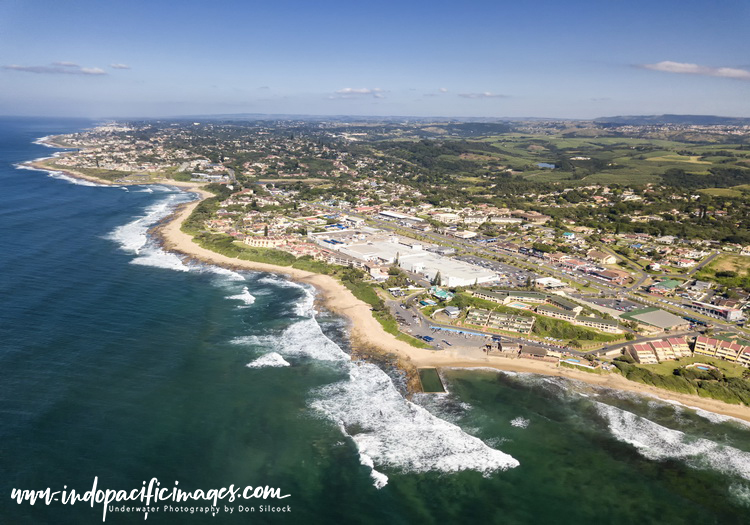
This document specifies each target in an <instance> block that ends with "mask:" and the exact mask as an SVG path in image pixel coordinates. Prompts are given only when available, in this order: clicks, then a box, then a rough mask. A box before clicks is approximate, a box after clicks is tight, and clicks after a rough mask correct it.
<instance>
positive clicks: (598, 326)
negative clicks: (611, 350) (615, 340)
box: [576, 317, 622, 334]
mask: <svg viewBox="0 0 750 525" xmlns="http://www.w3.org/2000/svg"><path fill="white" fill-rule="evenodd" d="M576 324H578V325H581V326H586V327H588V328H593V329H594V330H599V331H601V332H607V333H610V334H619V333H620V332H622V330H620V328H619V325H618V323H617V321H614V320H611V319H601V318H599V317H578V318H576Z"/></svg>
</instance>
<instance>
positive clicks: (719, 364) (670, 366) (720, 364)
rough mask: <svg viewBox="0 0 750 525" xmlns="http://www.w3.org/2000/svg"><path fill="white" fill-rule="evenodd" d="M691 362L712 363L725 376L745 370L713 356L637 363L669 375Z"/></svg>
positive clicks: (655, 371) (731, 375)
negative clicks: (654, 363) (655, 362)
mask: <svg viewBox="0 0 750 525" xmlns="http://www.w3.org/2000/svg"><path fill="white" fill-rule="evenodd" d="M692 363H706V364H709V365H713V366H715V367H716V368H718V369H719V370H721V372H722V373H723V374H724V375H725V376H726V377H742V372H744V371H745V370H747V369H746V368H745V367H743V366H741V365H738V364H735V363H730V362H729V361H724V360H721V359H716V358H713V357H706V356H697V357H683V358H681V359H680V360H678V361H664V362H663V363H659V364H658V365H638V366H640V367H641V368H645V369H646V370H650V371H651V372H654V373H655V374H661V375H665V376H671V375H673V372H674V370H675V369H677V368H680V367H681V366H685V365H689V364H692Z"/></svg>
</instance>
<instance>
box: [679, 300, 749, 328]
mask: <svg viewBox="0 0 750 525" xmlns="http://www.w3.org/2000/svg"><path fill="white" fill-rule="evenodd" d="M690 306H691V307H692V309H693V310H695V311H696V312H700V313H702V314H704V315H710V316H713V317H718V318H721V319H725V320H727V321H729V322H730V323H732V322H736V321H741V320H742V319H743V315H742V310H739V309H737V308H729V307H727V306H717V305H715V304H708V303H702V302H700V301H693V302H692V303H691V305H690Z"/></svg>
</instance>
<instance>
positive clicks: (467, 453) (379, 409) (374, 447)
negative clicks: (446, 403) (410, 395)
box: [312, 363, 519, 475]
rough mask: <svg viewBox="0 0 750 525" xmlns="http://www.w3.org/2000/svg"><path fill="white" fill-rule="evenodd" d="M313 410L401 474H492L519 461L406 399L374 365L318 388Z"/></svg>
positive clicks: (354, 369) (351, 367) (351, 370)
mask: <svg viewBox="0 0 750 525" xmlns="http://www.w3.org/2000/svg"><path fill="white" fill-rule="evenodd" d="M317 394H318V399H316V400H315V401H313V403H312V406H313V407H314V408H316V409H317V410H320V411H321V412H322V413H324V414H325V415H326V416H327V417H329V418H330V419H332V420H333V421H336V422H338V423H339V424H340V425H342V426H343V428H344V429H345V431H346V432H347V434H349V435H350V436H351V438H352V440H353V441H354V443H355V444H356V445H357V448H358V450H359V453H360V454H364V455H366V456H367V457H369V458H371V459H372V460H373V462H374V464H377V465H379V466H380V465H382V466H386V467H390V468H394V469H397V470H401V471H412V472H426V471H429V470H436V471H442V472H457V471H461V470H476V471H479V472H482V473H483V474H485V475H489V474H490V473H491V472H493V471H496V470H505V469H508V468H513V467H516V466H518V464H519V463H518V461H516V460H515V459H514V458H513V457H511V456H509V455H508V454H505V453H504V452H501V451H499V450H495V449H492V448H490V447H488V446H487V445H486V444H485V443H484V442H482V441H481V440H480V439H478V438H476V437H473V436H470V435H469V434H467V433H466V432H464V431H463V430H461V428H459V427H458V426H456V425H453V424H451V423H448V422H447V421H443V420H442V419H439V418H437V417H435V416H433V415H432V414H431V413H430V412H428V411H427V410H425V409H424V408H422V407H420V406H418V405H415V404H414V403H411V402H409V401H408V400H406V399H404V398H403V397H402V396H401V394H399V392H398V391H397V390H396V388H395V386H394V385H393V382H392V381H391V379H390V378H389V377H388V376H387V375H386V374H385V372H383V371H382V370H380V369H379V368H378V367H376V366H375V365H372V364H369V363H351V364H350V365H349V378H348V380H344V381H341V382H339V383H335V384H332V385H328V386H326V387H323V388H321V389H319V390H318V392H317Z"/></svg>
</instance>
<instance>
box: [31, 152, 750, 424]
mask: <svg viewBox="0 0 750 525" xmlns="http://www.w3.org/2000/svg"><path fill="white" fill-rule="evenodd" d="M48 143H50V144H52V143H51V142H49V141H48ZM28 164H29V165H31V166H33V167H35V168H38V169H43V170H48V171H49V170H50V169H51V168H49V167H46V166H44V164H43V161H34V162H31V163H28ZM55 171H63V172H64V173H66V174H68V175H70V176H72V177H78V178H81V179H85V180H88V181H91V182H96V183H99V184H112V183H111V182H109V181H106V180H102V179H98V178H96V177H91V176H86V175H83V174H81V173H78V172H76V171H74V170H55ZM152 184H153V183H152ZM162 184H165V185H169V186H176V187H179V188H181V189H183V190H185V191H189V192H193V193H197V194H198V195H200V199H198V200H195V201H192V202H190V203H187V204H183V205H182V206H180V207H178V208H177V209H176V210H175V212H174V213H173V214H172V215H171V216H170V217H168V218H167V219H166V220H165V221H164V222H163V223H162V224H160V225H159V226H157V227H156V228H154V230H153V233H154V234H155V235H156V236H157V237H158V238H159V239H160V241H161V243H162V246H163V247H164V249H166V250H170V251H173V252H176V253H180V254H182V255H184V256H186V257H188V258H190V259H195V260H199V261H201V262H205V263H208V264H215V265H219V266H224V267H228V268H233V269H243V270H255V271H262V272H271V273H277V274H282V275H286V276H288V277H289V278H291V279H293V280H295V281H298V282H303V283H309V284H311V285H312V286H314V287H315V288H316V289H317V290H318V291H319V295H320V300H321V301H322V303H323V304H324V305H325V307H326V308H328V309H330V310H332V311H334V312H336V313H338V314H340V315H343V316H345V317H346V318H348V319H349V320H350V322H351V332H350V333H351V340H352V343H353V346H354V347H355V348H357V347H363V348H368V349H370V348H372V349H376V350H377V351H379V352H383V353H388V354H395V355H396V356H397V357H398V358H399V362H400V364H401V365H402V366H404V367H405V368H407V369H411V370H412V371H413V369H414V368H415V367H426V366H434V367H438V368H494V369H497V370H506V371H513V372H527V373H534V374H543V375H548V376H558V377H566V378H569V379H574V380H578V381H583V382H585V383H589V384H592V385H596V386H601V387H606V388H613V389H618V390H626V391H629V392H636V393H639V394H646V395H650V396H654V397H657V398H660V399H662V400H667V401H673V402H678V403H680V404H683V405H686V406H690V407H695V408H700V409H703V410H708V411H710V412H715V413H717V414H722V415H726V416H731V417H735V418H738V419H742V420H745V421H748V422H750V407H747V406H740V405H730V404H727V403H723V402H721V401H718V400H714V399H707V398H703V397H699V396H696V395H688V394H679V393H676V392H669V391H666V390H662V389H658V388H655V387H651V386H648V385H644V384H641V383H636V382H634V381H629V380H627V379H625V378H624V377H622V376H620V375H618V374H604V375H599V374H592V373H588V372H583V371H579V370H574V369H571V368H561V367H559V366H557V364H555V363H549V362H543V361H535V360H532V359H520V358H519V359H510V358H506V357H500V356H488V355H487V354H485V353H483V352H482V351H481V350H480V349H479V348H478V344H477V348H476V349H475V350H474V351H471V350H468V351H467V349H445V350H441V351H435V350H427V349H422V348H415V347H413V346H411V345H409V344H408V343H405V342H403V341H399V340H398V339H396V337H395V336H394V335H392V334H389V333H388V332H386V331H385V330H384V329H383V327H382V325H381V324H380V323H379V322H378V321H377V320H376V319H375V318H374V317H373V316H372V315H371V312H370V306H369V305H368V304H367V303H365V302H363V301H360V300H359V299H357V298H356V297H355V296H354V295H353V294H352V293H351V292H350V291H349V290H348V289H347V288H346V287H345V286H344V285H342V284H341V283H339V282H338V281H337V280H336V279H334V278H333V277H331V276H328V275H321V274H316V273H312V272H308V271H304V270H298V269H296V268H290V267H285V266H276V265H272V264H266V263H259V262H253V261H247V260H242V259H236V258H232V257H227V256H225V255H222V254H219V253H216V252H213V251H211V250H207V249H205V248H202V247H201V246H198V245H197V244H196V243H194V242H193V238H192V236H190V235H188V234H186V233H185V232H183V231H182V230H181V229H180V227H181V225H182V222H183V221H184V220H185V219H186V218H187V217H188V216H189V215H190V214H191V213H192V211H193V210H194V209H195V207H196V206H197V205H198V203H199V202H200V201H201V200H203V199H205V198H208V197H212V196H213V194H211V193H209V192H207V191H205V190H203V189H202V188H201V186H203V184H201V183H191V182H178V181H172V180H169V181H166V180H165V181H163V182H162Z"/></svg>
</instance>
